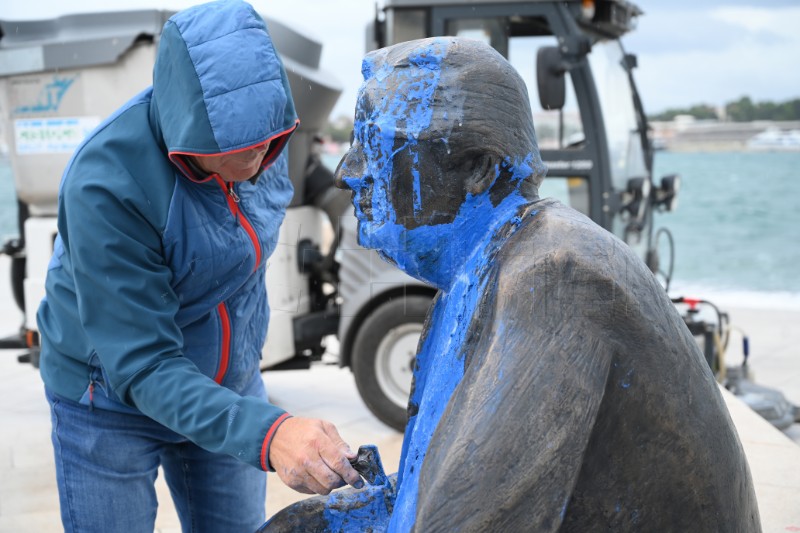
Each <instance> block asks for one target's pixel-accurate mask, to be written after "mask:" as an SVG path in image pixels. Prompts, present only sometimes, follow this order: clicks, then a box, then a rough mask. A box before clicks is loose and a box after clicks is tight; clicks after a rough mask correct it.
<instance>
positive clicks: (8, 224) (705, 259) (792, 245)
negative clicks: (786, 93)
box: [0, 152, 800, 309]
mask: <svg viewBox="0 0 800 533" xmlns="http://www.w3.org/2000/svg"><path fill="white" fill-rule="evenodd" d="M326 157H327V159H326V160H325V163H326V165H328V166H330V167H335V165H336V163H338V157H334V156H326ZM673 173H677V174H679V175H680V176H681V189H680V191H679V193H678V206H677V209H676V210H675V211H674V212H671V213H659V214H657V215H656V216H655V228H656V229H658V228H662V227H663V228H666V229H667V230H669V232H670V233H671V234H672V237H673V239H674V243H675V247H674V252H675V261H674V268H673V275H672V280H671V283H670V287H669V288H670V291H669V292H670V294H671V295H673V296H679V295H682V296H696V297H701V298H705V299H712V298H717V299H718V298H723V299H724V300H725V301H726V303H727V304H732V303H733V304H737V305H742V306H746V307H769V308H775V307H786V308H796V309H800V152H786V153H753V152H742V153H736V152H731V153H670V152H658V153H657V154H656V159H655V169H654V176H655V182H656V184H657V183H658V182H659V180H660V177H661V176H664V175H667V174H673ZM17 234H18V230H17V214H16V197H15V194H14V184H13V179H12V174H11V168H10V166H9V163H8V161H7V160H0V239H1V240H2V242H5V241H6V240H7V239H8V238H11V237H14V236H16V235H17ZM659 250H660V255H661V263H662V265H661V266H662V270H667V268H668V256H669V254H668V245H667V238H666V236H665V235H663V234H662V236H661V238H660V239H659ZM5 282H6V281H4V280H0V283H5Z"/></svg>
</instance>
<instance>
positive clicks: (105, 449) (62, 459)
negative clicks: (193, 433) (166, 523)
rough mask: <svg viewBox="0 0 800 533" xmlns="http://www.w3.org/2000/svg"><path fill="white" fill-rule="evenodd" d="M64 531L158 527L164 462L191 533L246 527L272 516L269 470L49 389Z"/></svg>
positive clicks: (242, 531) (237, 532) (241, 531)
mask: <svg viewBox="0 0 800 533" xmlns="http://www.w3.org/2000/svg"><path fill="white" fill-rule="evenodd" d="M47 399H48V401H49V402H50V412H51V418H52V422H53V430H52V440H53V447H54V448H55V460H56V478H57V481H58V493H59V498H60V504H61V521H62V523H63V525H64V531H66V532H68V533H71V532H80V533H87V532H103V533H111V532H125V533H136V532H139V531H141V532H147V533H152V532H153V529H154V527H155V520H156V508H157V507H158V501H157V500H156V491H155V487H154V483H155V480H156V476H157V474H158V467H159V465H161V466H163V468H164V474H165V478H166V481H167V485H168V486H169V490H170V493H171V494H172V499H173V501H174V502H175V508H176V510H177V512H178V517H179V518H180V521H181V526H182V529H183V531H184V532H202V531H208V532H213V533H221V532H228V531H230V532H233V533H246V532H251V531H256V530H257V529H258V528H259V527H260V526H261V525H262V524H263V522H264V520H265V513H264V505H265V502H266V494H267V483H266V482H267V478H266V473H265V472H262V471H260V470H258V469H256V468H253V467H252V466H250V465H247V464H245V463H242V462H241V461H238V460H236V459H234V458H233V457H229V456H226V455H217V454H213V453H210V452H207V451H205V450H203V449H202V448H200V447H199V446H196V445H195V444H193V443H192V442H190V441H188V440H187V439H186V438H184V437H182V436H180V435H178V434H177V433H175V432H173V431H171V430H169V429H167V428H166V427H164V426H162V425H161V424H159V423H157V422H155V421H153V420H152V419H150V418H148V417H146V416H143V415H138V414H127V413H119V412H115V411H109V410H105V409H99V408H94V409H91V410H90V409H89V407H87V406H85V405H82V404H80V403H77V402H73V401H70V400H67V399H65V398H62V397H59V396H55V395H53V394H51V393H49V392H48V393H47Z"/></svg>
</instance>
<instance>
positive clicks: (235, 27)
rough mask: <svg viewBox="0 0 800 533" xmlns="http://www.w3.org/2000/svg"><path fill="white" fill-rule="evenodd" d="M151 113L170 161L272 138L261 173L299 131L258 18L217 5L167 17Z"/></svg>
mask: <svg viewBox="0 0 800 533" xmlns="http://www.w3.org/2000/svg"><path fill="white" fill-rule="evenodd" d="M152 105H153V109H152V111H153V116H154V119H155V121H156V122H157V123H158V127H159V128H160V129H161V133H162V136H163V139H164V144H165V145H166V148H167V150H168V152H169V157H170V159H171V160H172V161H173V162H175V163H176V164H178V165H179V166H180V167H181V169H182V170H183V171H184V173H187V174H191V172H190V171H189V170H188V169H187V167H186V165H185V162H184V160H183V158H182V157H181V156H184V155H208V154H220V153H231V152H237V151H241V150H246V149H248V148H251V147H253V146H257V145H260V144H263V143H264V142H267V141H270V142H271V144H270V150H269V151H268V152H267V155H266V157H265V159H264V163H263V168H266V167H267V166H269V164H270V163H271V162H272V161H274V160H275V158H276V157H277V156H278V155H279V154H280V152H281V151H282V149H283V147H284V146H285V144H286V142H287V141H288V139H289V136H290V135H291V133H292V132H293V131H294V129H295V128H296V127H297V124H298V119H297V115H296V113H295V108H294V102H293V101H292V93H291V90H290V88H289V82H288V79H287V77H286V72H285V70H284V68H283V64H282V63H281V60H280V58H279V57H278V55H277V53H276V51H275V47H274V46H273V43H272V39H271V38H270V36H269V32H268V31H267V27H266V25H265V24H264V21H263V20H262V19H261V17H260V16H259V15H258V13H256V12H255V10H254V9H253V8H252V6H250V5H249V4H247V3H245V2H242V1H239V0H223V1H218V2H211V3H208V4H202V5H199V6H195V7H192V8H189V9H186V10H184V11H181V12H179V13H177V14H175V15H174V16H173V17H171V18H170V19H169V20H168V21H167V22H166V24H165V25H164V29H163V31H162V34H161V41H160V43H159V47H158V54H157V57H156V63H155V67H154V71H153V103H152Z"/></svg>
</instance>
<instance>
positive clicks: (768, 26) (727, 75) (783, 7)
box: [0, 0, 800, 116]
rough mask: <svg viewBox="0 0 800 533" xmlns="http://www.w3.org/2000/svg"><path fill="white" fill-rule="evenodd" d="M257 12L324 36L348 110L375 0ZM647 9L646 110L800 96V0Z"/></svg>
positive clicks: (76, 8)
mask: <svg viewBox="0 0 800 533" xmlns="http://www.w3.org/2000/svg"><path fill="white" fill-rule="evenodd" d="M194 3H197V2H192V1H190V0H69V1H64V0H32V1H25V0H16V1H12V0H5V1H3V2H2V5H0V19H4V20H14V19H17V20H19V19H36V18H50V17H55V16H58V15H61V14H67V13H75V12H88V11H103V10H111V9H113V10H119V9H138V8H168V9H181V8H184V7H188V6H189V5H192V4H194ZM251 3H252V4H253V5H254V6H255V7H256V8H257V9H258V11H259V12H261V13H263V14H266V15H268V16H271V17H274V18H276V19H278V20H280V21H282V22H284V23H287V24H289V25H290V26H293V27H295V28H298V29H300V30H302V31H303V32H304V33H306V34H307V35H309V36H312V37H314V38H316V39H317V40H319V41H321V42H322V43H323V46H324V47H323V52H322V67H323V68H324V69H325V70H327V71H329V72H330V73H331V74H332V75H334V76H335V77H336V78H337V79H338V80H339V82H340V84H341V85H342V87H343V88H344V92H343V94H342V96H341V97H340V99H339V102H338V103H337V105H336V108H335V109H334V113H333V114H334V116H337V115H339V114H346V115H351V114H352V111H353V108H354V106H355V98H356V92H357V89H358V86H359V84H360V81H361V80H360V65H361V57H362V56H363V54H364V35H365V30H364V28H365V25H366V24H367V22H369V21H370V20H371V19H372V18H373V17H374V14H375V2H374V0H291V1H287V0H270V1H268V0H252V2H251ZM635 3H637V5H639V6H640V7H641V8H642V9H643V10H644V11H645V15H644V16H643V17H641V18H640V20H639V25H638V29H637V31H636V32H634V33H633V34H629V35H628V36H626V37H625V38H624V40H623V42H624V44H625V47H626V49H627V50H628V51H629V52H634V53H636V54H637V55H638V58H639V69H638V71H637V72H636V79H637V82H638V84H639V88H640V91H641V93H642V98H643V100H644V105H645V108H646V110H647V111H648V113H654V112H659V111H663V110H664V109H666V108H669V107H682V106H688V105H691V104H696V103H708V104H712V105H722V104H724V103H726V102H729V101H731V100H735V99H738V98H739V97H741V96H743V95H749V96H751V97H752V98H753V99H754V100H756V101H762V100H773V101H784V100H788V99H791V98H798V97H800V1H798V0H638V1H637V2H635Z"/></svg>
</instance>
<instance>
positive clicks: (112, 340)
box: [59, 150, 288, 470]
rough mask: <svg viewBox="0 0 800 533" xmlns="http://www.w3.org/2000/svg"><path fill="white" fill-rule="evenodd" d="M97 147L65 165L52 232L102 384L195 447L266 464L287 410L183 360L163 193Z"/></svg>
mask: <svg viewBox="0 0 800 533" xmlns="http://www.w3.org/2000/svg"><path fill="white" fill-rule="evenodd" d="M102 152H103V151H102V150H95V151H94V152H93V153H92V152H90V153H88V154H84V155H83V156H82V157H81V159H80V160H79V161H78V162H77V164H73V165H72V169H71V171H70V172H71V175H70V174H68V176H67V179H65V181H64V184H63V185H62V191H61V195H62V197H61V202H60V208H59V231H60V233H61V237H62V239H63V241H64V245H65V247H66V249H67V253H68V254H69V257H70V261H71V265H72V269H73V276H74V282H75V291H76V299H77V304H78V313H79V316H80V321H81V324H82V326H83V329H84V332H85V335H86V336H87V338H88V339H89V341H90V343H91V346H92V347H93V348H94V350H95V352H96V353H97V355H98V357H99V359H100V361H101V363H102V365H103V368H104V369H105V371H106V373H107V376H108V380H109V385H110V386H111V388H112V390H113V391H114V392H115V393H116V394H117V396H119V398H120V399H121V400H122V401H123V402H124V403H126V404H128V405H133V406H135V407H137V408H138V409H139V410H140V411H142V412H143V413H144V414H145V415H147V416H149V417H151V418H153V419H154V420H156V421H158V422H159V423H161V424H163V425H165V426H166V427H168V428H170V429H172V430H173V431H176V432H177V433H179V434H181V435H184V436H186V437H187V438H189V439H190V440H192V441H193V442H195V443H196V444H198V445H199V446H201V447H203V448H205V449H207V450H209V451H212V452H217V453H226V454H229V455H231V456H233V457H236V458H238V459H240V460H242V461H244V462H246V463H249V464H251V465H253V466H256V467H258V468H261V469H264V470H267V469H268V449H269V444H270V441H271V439H272V437H273V436H274V433H275V430H276V429H277V427H278V426H279V425H280V423H281V422H282V421H283V420H285V419H286V417H287V416H288V415H287V414H286V413H285V412H284V411H283V410H282V409H280V408H278V407H276V406H274V405H271V404H269V403H268V402H266V401H264V400H262V399H258V398H254V397H242V396H240V395H238V394H236V393H234V392H233V391H231V390H229V389H226V388H224V387H222V386H220V385H218V384H217V383H215V382H214V381H213V379H211V378H209V377H207V376H205V375H203V374H202V373H201V372H200V371H199V370H198V368H197V367H196V366H195V365H194V363H192V362H191V361H190V360H189V359H187V358H185V357H183V353H182V346H183V338H182V334H181V330H180V328H179V327H178V325H177V323H176V320H175V317H176V313H177V312H178V308H179V302H178V298H177V297H176V295H175V293H174V291H173V290H172V289H171V286H170V281H171V276H172V274H171V271H170V269H169V268H168V266H167V265H166V263H165V260H164V258H163V254H162V246H161V234H160V229H159V228H160V227H163V225H161V224H162V223H163V221H162V220H159V216H161V217H162V218H163V217H164V216H165V215H162V214H161V213H166V212H167V210H166V209H165V208H164V205H165V202H167V203H168V201H169V198H168V197H169V194H170V192H167V191H164V190H161V191H159V190H158V189H157V187H156V186H154V189H153V190H148V191H145V190H144V189H143V188H142V187H141V186H140V185H139V184H138V183H137V182H136V181H135V180H134V179H133V178H132V177H131V176H130V175H128V174H127V172H126V171H125V170H124V168H122V166H121V165H119V164H115V162H113V161H109V160H108V159H109V158H108V157H107V156H105V155H104V154H103V153H102ZM154 164H156V163H155V162H154ZM86 169H89V170H88V171H87V170H86ZM97 169H102V172H100V171H98V170H97ZM78 172H83V174H81V175H80V176H78V175H77V173H78ZM164 196H166V197H167V198H166V199H165V198H164Z"/></svg>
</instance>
